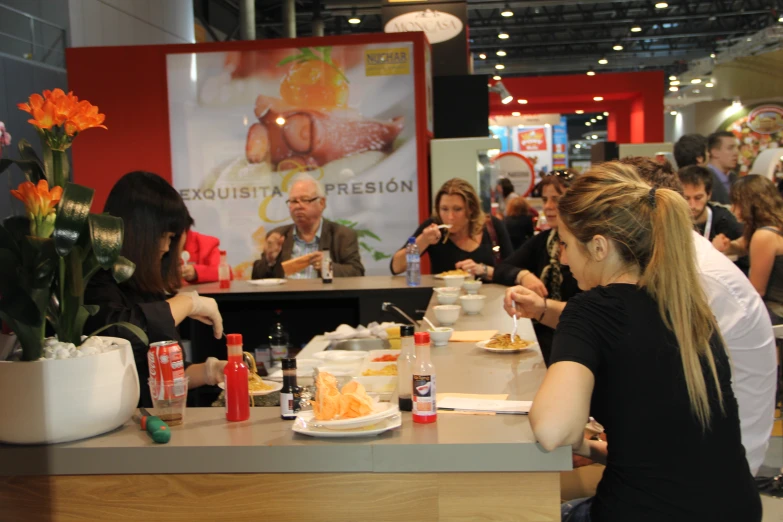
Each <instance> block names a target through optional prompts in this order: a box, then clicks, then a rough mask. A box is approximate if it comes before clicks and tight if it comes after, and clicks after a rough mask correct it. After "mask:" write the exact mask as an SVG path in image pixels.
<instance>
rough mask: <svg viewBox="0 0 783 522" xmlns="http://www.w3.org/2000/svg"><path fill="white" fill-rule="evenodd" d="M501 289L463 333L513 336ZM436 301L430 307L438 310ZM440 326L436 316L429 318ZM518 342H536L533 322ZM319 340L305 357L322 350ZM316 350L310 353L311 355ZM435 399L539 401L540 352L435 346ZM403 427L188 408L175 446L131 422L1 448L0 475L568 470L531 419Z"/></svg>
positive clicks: (484, 418)
mask: <svg viewBox="0 0 783 522" xmlns="http://www.w3.org/2000/svg"><path fill="white" fill-rule="evenodd" d="M503 291H504V288H503V287H499V286H495V285H485V286H484V287H483V288H482V289H481V292H480V293H482V294H484V295H486V296H487V303H486V306H485V308H484V310H483V313H482V314H479V315H475V316H469V315H464V314H463V315H462V316H461V317H460V319H459V320H458V322H457V324H456V325H455V329H457V330H473V329H498V330H500V331H501V332H510V331H511V327H512V321H511V319H510V318H509V317H508V316H507V315H506V314H505V312H503V310H502V298H503ZM434 299H435V297H434V296H433V302H432V303H431V306H432V305H433V304H435V302H434ZM427 315H428V317H430V318H431V319H433V322H435V321H434V315H431V314H430V313H428V314H427ZM520 335H521V336H523V337H525V338H528V339H534V338H535V337H534V334H533V328H532V325H531V323H530V321H527V320H523V321H520ZM322 347H323V342H316V341H314V342H313V343H311V345H308V348H306V349H305V350H306V351H304V352H303V353H302V354H301V355H300V356H306V355H307V353H309V352H310V351H315V350H317V349H322ZM308 349H309V350H308ZM432 361H433V363H434V365H435V368H436V371H437V379H438V380H437V384H438V392H453V393H486V394H497V393H506V394H508V395H509V399H515V400H532V399H533V396H534V395H535V392H536V390H537V389H538V387H539V385H540V383H541V380H542V379H543V376H544V372H545V367H544V363H543V359H542V358H541V354H540V352H538V350H530V351H526V352H522V353H518V354H494V353H489V352H486V351H484V350H481V349H479V348H477V347H476V346H475V345H474V344H473V343H454V342H452V343H449V344H448V345H447V346H444V347H437V348H436V347H433V348H432ZM402 419H403V424H402V427H401V428H399V429H397V430H394V431H391V432H386V433H384V434H382V435H379V436H377V437H368V438H359V439H317V438H310V437H305V436H302V435H297V434H295V433H293V432H292V431H291V424H292V422H291V421H283V420H281V419H280V416H279V411H278V409H277V408H254V409H251V417H250V420H248V421H245V422H240V423H230V422H226V421H225V416H224V412H223V410H222V409H220V408H192V409H188V411H187V417H186V422H185V424H184V425H183V426H178V427H174V428H172V439H171V442H169V443H168V444H165V445H156V444H154V443H152V442H151V440H150V439H149V437H148V436H147V434H146V432H142V431H140V430H139V428H138V425H136V424H134V423H132V422H129V423H127V424H126V425H125V426H124V427H123V428H120V429H118V430H116V431H114V432H112V433H108V434H106V435H102V436H98V437H94V438H92V439H88V440H83V441H78V442H74V443H66V444H57V445H52V446H43V447H38V446H34V447H14V446H0V475H20V474H26V475H41V474H45V475H60V474H63V475H64V474H70V475H81V474H134V473H284V472H291V473H304V472H309V473H313V472H314V473H319V472H332V473H336V472H377V473H383V472H413V473H416V472H421V473H426V472H493V471H497V472H500V471H502V472H528V471H561V470H566V469H571V451H570V448H565V447H564V448H558V449H557V450H556V451H553V452H551V453H547V452H545V451H543V450H542V449H541V448H540V446H539V445H538V444H536V443H535V442H534V437H533V434H532V431H531V429H530V424H529V421H528V418H527V417H526V416H519V415H495V416H490V415H463V414H455V413H447V412H444V413H440V414H439V415H438V421H437V423H434V424H429V425H417V424H414V423H413V422H412V421H411V416H410V414H409V413H404V414H403V415H402Z"/></svg>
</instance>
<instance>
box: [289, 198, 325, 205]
mask: <svg viewBox="0 0 783 522" xmlns="http://www.w3.org/2000/svg"><path fill="white" fill-rule="evenodd" d="M317 199H321V196H316V197H314V198H309V199H306V198H303V199H287V200H285V204H286V205H288V206H289V207H293V206H294V205H298V204H300V203H301V204H302V205H308V204H310V203H312V202H313V201H315V200H317Z"/></svg>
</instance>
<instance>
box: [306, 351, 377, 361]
mask: <svg viewBox="0 0 783 522" xmlns="http://www.w3.org/2000/svg"><path fill="white" fill-rule="evenodd" d="M366 357H367V352H356V351H348V350H326V351H323V352H315V353H314V354H312V358H313V359H318V360H319V361H321V362H324V363H329V364H352V363H360V362H362V361H364V359H365V358H366Z"/></svg>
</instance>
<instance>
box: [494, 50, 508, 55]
mask: <svg viewBox="0 0 783 522" xmlns="http://www.w3.org/2000/svg"><path fill="white" fill-rule="evenodd" d="M495 54H497V55H498V56H506V51H503V50H500V51H498V52H496V53H495Z"/></svg>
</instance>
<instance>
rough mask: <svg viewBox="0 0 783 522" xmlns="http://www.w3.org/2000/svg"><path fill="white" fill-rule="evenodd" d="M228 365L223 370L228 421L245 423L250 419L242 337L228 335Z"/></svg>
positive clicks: (246, 370) (246, 371) (239, 335)
mask: <svg viewBox="0 0 783 522" xmlns="http://www.w3.org/2000/svg"><path fill="white" fill-rule="evenodd" d="M226 340H227V341H228V343H227V344H228V363H226V366H225V368H223V375H224V377H225V381H224V384H225V387H226V420H229V421H234V422H236V421H244V420H247V419H249V418H250V391H249V390H248V375H249V374H248V369H247V365H246V364H245V361H244V359H243V356H242V335H241V334H228V335H226Z"/></svg>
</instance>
